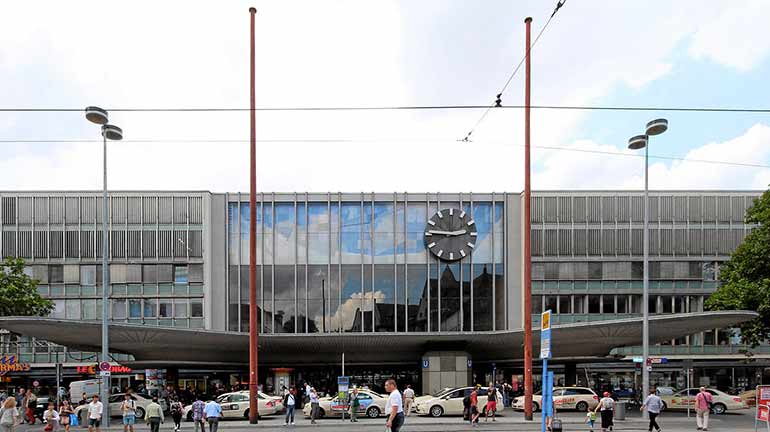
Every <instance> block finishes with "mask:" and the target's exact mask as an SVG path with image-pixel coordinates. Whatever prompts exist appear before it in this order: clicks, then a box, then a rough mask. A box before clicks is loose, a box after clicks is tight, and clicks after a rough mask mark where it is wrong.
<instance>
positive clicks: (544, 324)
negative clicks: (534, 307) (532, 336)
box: [540, 309, 551, 331]
mask: <svg viewBox="0 0 770 432" xmlns="http://www.w3.org/2000/svg"><path fill="white" fill-rule="evenodd" d="M550 329H551V310H550V309H548V310H547V311H545V312H543V313H541V314H540V331H546V330H550Z"/></svg>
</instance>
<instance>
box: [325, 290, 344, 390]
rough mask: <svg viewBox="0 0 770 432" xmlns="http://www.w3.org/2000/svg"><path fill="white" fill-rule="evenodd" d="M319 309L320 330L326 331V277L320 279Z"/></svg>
mask: <svg viewBox="0 0 770 432" xmlns="http://www.w3.org/2000/svg"><path fill="white" fill-rule="evenodd" d="M321 309H322V310H321V331H322V332H323V333H326V279H321ZM343 375H344V374H343Z"/></svg>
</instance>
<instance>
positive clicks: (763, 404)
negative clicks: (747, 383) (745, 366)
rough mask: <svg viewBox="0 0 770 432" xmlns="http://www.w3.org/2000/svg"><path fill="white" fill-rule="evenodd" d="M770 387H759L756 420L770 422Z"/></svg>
mask: <svg viewBox="0 0 770 432" xmlns="http://www.w3.org/2000/svg"><path fill="white" fill-rule="evenodd" d="M769 406H770V386H767V385H761V386H757V407H756V409H757V412H756V420H759V421H763V422H766V423H768V422H770V408H768V407H769Z"/></svg>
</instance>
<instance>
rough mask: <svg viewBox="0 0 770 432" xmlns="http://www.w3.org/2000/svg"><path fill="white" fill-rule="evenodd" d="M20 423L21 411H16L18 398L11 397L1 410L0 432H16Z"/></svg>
mask: <svg viewBox="0 0 770 432" xmlns="http://www.w3.org/2000/svg"><path fill="white" fill-rule="evenodd" d="M22 390H24V389H22ZM18 422H19V410H17V409H16V398H12V397H9V398H8V399H6V400H5V402H3V407H2V408H0V431H2V432H14V429H15V428H16V423H18Z"/></svg>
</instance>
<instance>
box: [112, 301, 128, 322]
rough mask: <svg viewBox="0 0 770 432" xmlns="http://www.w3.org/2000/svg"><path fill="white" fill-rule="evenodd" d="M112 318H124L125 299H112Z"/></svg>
mask: <svg viewBox="0 0 770 432" xmlns="http://www.w3.org/2000/svg"><path fill="white" fill-rule="evenodd" d="M112 319H113V320H119V319H126V301H125V300H122V299H118V300H113V301H112Z"/></svg>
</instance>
